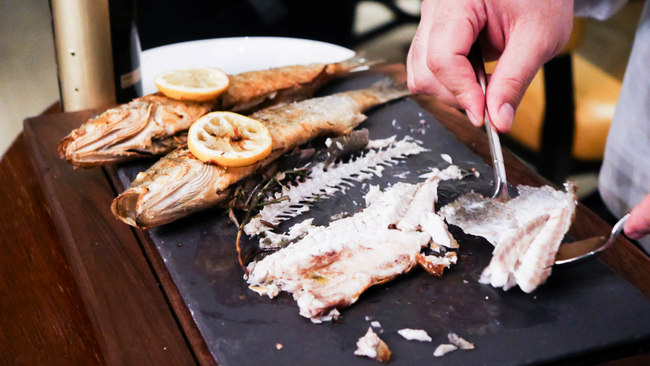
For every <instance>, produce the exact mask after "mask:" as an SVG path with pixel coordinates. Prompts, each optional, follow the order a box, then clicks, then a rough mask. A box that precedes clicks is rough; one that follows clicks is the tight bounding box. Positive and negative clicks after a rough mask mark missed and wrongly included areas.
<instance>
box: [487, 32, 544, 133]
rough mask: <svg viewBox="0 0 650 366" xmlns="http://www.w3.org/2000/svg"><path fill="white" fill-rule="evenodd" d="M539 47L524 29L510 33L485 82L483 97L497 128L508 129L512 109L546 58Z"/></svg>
mask: <svg viewBox="0 0 650 366" xmlns="http://www.w3.org/2000/svg"><path fill="white" fill-rule="evenodd" d="M540 49H542V48H541V47H540V48H538V47H535V46H534V44H531V40H530V36H526V34H525V33H524V32H519V34H512V35H511V39H510V41H509V42H508V44H507V45H506V47H505V49H504V50H503V54H502V55H501V57H500V58H499V61H498V62H497V66H496V68H495V69H494V72H493V73H492V77H491V78H490V83H489V84H488V88H487V92H486V99H487V108H488V113H489V115H490V118H491V120H492V122H493V123H494V125H495V126H496V127H497V129H498V130H499V131H501V132H508V131H509V130H510V128H511V127H512V123H513V121H514V117H515V110H517V107H519V103H521V99H522V98H523V96H524V93H525V92H526V89H527V88H528V85H530V83H531V82H532V80H533V78H534V77H535V74H536V73H537V71H538V70H539V69H540V68H541V67H542V65H543V64H544V62H546V60H547V56H546V55H545V54H544V52H543V51H540Z"/></svg>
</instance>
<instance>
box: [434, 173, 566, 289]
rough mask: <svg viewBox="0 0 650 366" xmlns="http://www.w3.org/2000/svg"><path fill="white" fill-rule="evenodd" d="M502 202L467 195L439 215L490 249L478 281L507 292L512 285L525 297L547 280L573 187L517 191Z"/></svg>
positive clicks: (529, 188)
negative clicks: (488, 244) (511, 197)
mask: <svg viewBox="0 0 650 366" xmlns="http://www.w3.org/2000/svg"><path fill="white" fill-rule="evenodd" d="M517 188H518V189H519V196H517V197H516V198H514V199H512V200H510V201H508V202H506V203H502V202H498V201H496V200H492V199H489V198H485V197H483V196H481V195H480V194H477V193H468V194H466V195H464V196H461V197H460V198H459V199H458V200H456V201H454V202H452V203H450V204H448V205H446V206H445V207H443V208H441V209H440V214H441V215H442V216H444V217H445V218H446V219H447V221H448V222H449V223H450V224H453V225H456V226H459V227H460V228H461V229H462V230H463V231H464V232H465V233H467V234H471V235H476V236H482V237H484V238H485V239H487V240H488V241H489V242H490V243H491V244H492V245H494V246H495V249H494V252H493V256H492V259H491V261H490V263H489V264H488V266H487V267H486V268H485V269H484V270H483V272H482V273H481V277H480V279H479V281H480V282H481V283H484V284H490V285H492V286H494V287H497V288H503V289H504V290H508V289H510V288H512V287H513V286H515V285H517V286H519V288H521V290H522V291H524V292H527V293H530V292H532V291H534V290H535V289H536V288H537V287H538V286H540V285H541V284H543V283H544V282H546V280H547V279H548V277H549V276H550V275H551V266H552V265H553V262H554V260H555V254H556V253H557V250H558V248H559V246H560V244H561V243H562V239H563V238H564V235H565V234H566V233H567V231H568V230H569V227H570V226H571V222H572V221H573V216H574V213H575V206H576V198H575V193H574V191H575V187H574V186H573V184H572V183H570V182H569V183H567V184H566V191H565V192H563V191H558V190H555V189H553V188H551V187H549V186H544V187H540V188H534V187H528V186H519V187H517Z"/></svg>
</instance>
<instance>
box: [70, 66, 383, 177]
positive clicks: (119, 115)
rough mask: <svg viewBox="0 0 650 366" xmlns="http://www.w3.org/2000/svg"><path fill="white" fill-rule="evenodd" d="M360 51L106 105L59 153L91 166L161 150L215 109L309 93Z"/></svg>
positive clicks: (243, 108) (179, 141)
mask: <svg viewBox="0 0 650 366" xmlns="http://www.w3.org/2000/svg"><path fill="white" fill-rule="evenodd" d="M373 63H374V62H370V61H367V60H366V59H364V58H362V57H353V58H351V59H349V60H347V61H343V62H339V63H332V64H310V65H297V66H286V67H278V68H273V69H268V70H260V71H251V72H245V73H242V74H238V75H232V76H229V78H230V86H229V88H228V89H227V90H226V91H225V92H224V93H223V94H222V95H221V96H220V97H219V98H218V99H216V100H213V101H208V102H204V103H196V102H187V101H178V100H174V99H171V98H168V97H165V96H164V95H161V94H158V93H157V94H150V95H146V96H144V97H141V98H137V99H134V100H133V101H131V102H129V103H126V104H122V105H119V106H117V107H114V108H110V109H108V110H106V111H105V112H103V113H101V114H99V115H98V116H95V117H93V118H91V119H90V120H88V121H87V122H86V123H84V124H83V125H81V126H80V127H79V128H77V129H75V130H73V131H72V132H70V134H68V136H66V137H65V138H64V139H63V140H62V141H61V142H60V143H59V147H58V151H59V155H60V156H61V158H64V159H66V160H67V161H68V162H70V163H71V164H73V165H74V166H75V167H93V166H97V165H103V164H109V163H116V162H121V161H126V160H131V159H135V158H138V157H145V156H151V155H163V154H166V153H168V152H170V151H172V150H174V149H175V148H177V147H179V146H182V145H184V144H185V143H186V142H187V135H186V132H187V129H188V128H189V127H190V125H191V124H192V123H193V122H194V121H196V120H197V119H198V118H200V117H201V116H203V115H205V114H206V113H208V112H210V111H211V110H214V109H220V110H232V111H237V112H242V113H243V112H247V111H251V110H252V109H255V108H259V107H263V106H269V105H272V104H277V103H283V102H290V101H295V100H301V99H305V98H308V97H310V96H311V95H312V94H313V93H314V91H315V90H316V89H318V88H319V87H320V86H322V85H323V84H324V83H326V82H327V81H330V80H332V79H334V78H337V77H341V76H344V75H347V74H349V73H350V72H353V71H355V70H359V69H364V68H367V67H368V66H369V65H371V64H373Z"/></svg>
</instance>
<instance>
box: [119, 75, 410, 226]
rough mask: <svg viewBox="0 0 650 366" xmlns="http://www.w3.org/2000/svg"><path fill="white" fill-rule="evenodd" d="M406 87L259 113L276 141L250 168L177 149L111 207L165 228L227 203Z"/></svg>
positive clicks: (130, 220)
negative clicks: (283, 159)
mask: <svg viewBox="0 0 650 366" xmlns="http://www.w3.org/2000/svg"><path fill="white" fill-rule="evenodd" d="M408 94H409V93H408V90H406V88H405V87H404V86H395V85H393V84H392V83H390V82H386V81H382V82H379V83H377V84H375V85H374V86H372V87H370V88H367V89H360V90H354V91H347V92H342V93H337V94H333V95H330V96H325V97H321V98H312V99H307V100H304V101H301V102H295V103H291V104H283V105H277V106H273V107H269V108H266V109H263V110H261V111H258V112H256V113H254V114H252V115H251V118H254V119H257V120H259V121H260V122H262V123H263V124H264V125H265V126H266V127H267V128H268V130H269V132H270V134H271V138H272V140H273V147H272V149H273V150H272V151H271V154H270V155H269V156H268V157H267V158H266V159H264V160H262V161H260V162H258V163H255V164H253V165H251V166H246V167H239V168H225V167H220V166H217V165H214V164H208V163H203V162H201V161H200V160H198V159H197V158H196V157H194V156H193V155H192V153H191V152H190V151H189V150H188V149H187V148H180V149H177V150H175V151H173V152H171V153H169V154H168V155H166V156H165V157H163V158H162V159H160V160H159V161H158V162H156V163H155V164H154V165H153V166H151V168H149V169H148V170H147V171H145V172H141V173H140V174H138V176H137V177H136V179H135V180H134V181H133V182H132V183H131V185H130V187H129V188H128V189H127V190H126V191H124V192H123V193H122V194H120V195H119V196H118V197H117V198H116V199H115V200H114V201H113V204H112V205H111V210H112V211H113V214H114V215H115V217H117V218H118V219H119V220H121V221H123V222H125V223H127V224H129V225H132V226H138V227H141V228H149V227H154V226H158V225H162V224H165V223H168V222H171V221H174V220H176V219H179V218H181V217H183V216H187V215H188V214H190V213H192V212H196V211H199V210H203V209H206V208H209V207H213V206H215V205H217V204H218V203H220V202H222V201H224V200H225V199H226V198H227V197H228V194H229V190H228V187H230V185H232V184H233V183H235V182H237V181H239V180H241V179H242V178H245V177H247V176H249V175H251V174H253V173H254V172H255V171H256V170H258V169H259V168H261V167H264V166H266V165H268V164H269V163H271V162H272V161H273V160H275V159H277V158H278V157H279V156H280V155H282V154H283V153H285V152H287V151H289V150H290V149H292V148H294V147H296V146H299V145H302V144H304V143H306V142H308V141H310V140H312V139H314V138H315V137H317V136H319V135H343V134H346V133H349V132H350V131H352V129H354V128H355V127H356V126H357V125H359V124H360V123H361V122H363V121H364V120H365V119H366V116H365V115H364V114H363V112H364V111H366V110H368V109H370V108H372V107H374V106H377V105H380V104H383V103H386V102H388V101H391V100H394V99H397V98H401V97H403V96H406V95H408Z"/></svg>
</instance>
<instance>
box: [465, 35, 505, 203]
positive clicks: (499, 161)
mask: <svg viewBox="0 0 650 366" xmlns="http://www.w3.org/2000/svg"><path fill="white" fill-rule="evenodd" d="M467 57H468V59H469V61H470V63H471V64H472V67H473V68H474V71H475V73H476V80H477V81H478V83H479V85H481V89H483V95H486V91H487V76H486V73H485V65H484V62H485V61H484V59H483V54H482V52H481V48H480V46H479V44H478V42H475V43H474V45H472V48H471V49H470V51H469V54H468V55H467ZM483 119H484V121H485V123H484V124H485V131H486V132H487V136H488V142H489V144H490V154H491V156H492V166H493V168H494V179H495V185H496V189H495V191H494V195H493V196H492V198H497V199H501V200H503V201H507V200H508V199H509V198H510V196H509V194H508V180H507V179H506V166H505V164H504V163H503V152H502V151H501V142H500V141H499V134H498V133H497V130H496V127H495V126H494V124H493V123H492V121H491V120H490V115H489V114H488V109H487V99H486V100H485V110H484V112H483Z"/></svg>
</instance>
